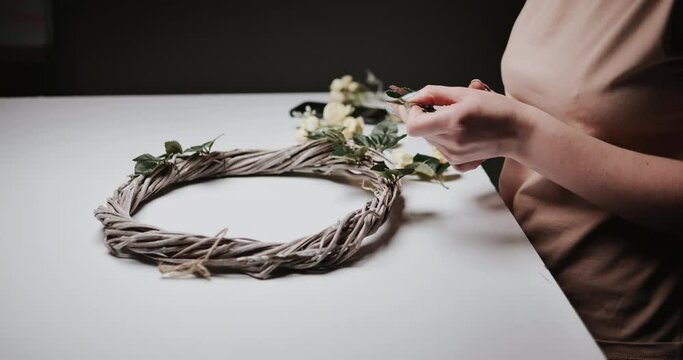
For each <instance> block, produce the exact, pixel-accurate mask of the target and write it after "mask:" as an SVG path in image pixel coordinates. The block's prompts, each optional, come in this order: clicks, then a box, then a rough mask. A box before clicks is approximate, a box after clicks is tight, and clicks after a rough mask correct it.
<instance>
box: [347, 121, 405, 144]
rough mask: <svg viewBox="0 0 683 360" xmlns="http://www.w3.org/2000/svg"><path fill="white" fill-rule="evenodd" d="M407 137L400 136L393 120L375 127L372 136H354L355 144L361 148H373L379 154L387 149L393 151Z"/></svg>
mask: <svg viewBox="0 0 683 360" xmlns="http://www.w3.org/2000/svg"><path fill="white" fill-rule="evenodd" d="M404 137H406V135H405V134H403V135H400V136H399V135H398V127H397V126H396V123H395V122H394V121H392V120H384V121H382V122H381V123H379V124H377V125H375V128H374V129H372V132H370V135H363V134H354V135H353V142H354V143H356V145H359V146H365V147H368V148H373V149H375V150H377V151H379V152H382V151H384V150H387V149H392V148H394V147H396V146H397V145H398V142H399V141H401V139H403V138H404Z"/></svg>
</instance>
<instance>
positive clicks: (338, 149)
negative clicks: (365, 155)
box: [330, 144, 353, 156]
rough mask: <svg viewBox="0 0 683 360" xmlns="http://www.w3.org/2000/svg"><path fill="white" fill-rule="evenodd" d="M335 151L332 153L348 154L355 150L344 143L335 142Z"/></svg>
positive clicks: (335, 154) (338, 154) (334, 154)
mask: <svg viewBox="0 0 683 360" xmlns="http://www.w3.org/2000/svg"><path fill="white" fill-rule="evenodd" d="M333 149H334V150H333V151H332V153H331V154H330V155H332V156H346V155H348V154H351V153H353V150H352V149H351V148H350V147H348V146H346V145H344V144H334V147H333Z"/></svg>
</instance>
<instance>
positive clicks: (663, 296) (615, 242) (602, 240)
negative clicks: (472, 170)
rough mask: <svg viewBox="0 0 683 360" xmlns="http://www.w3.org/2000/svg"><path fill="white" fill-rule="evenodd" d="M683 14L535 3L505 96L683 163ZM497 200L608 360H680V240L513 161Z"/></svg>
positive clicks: (511, 63) (506, 68) (510, 55)
mask: <svg viewBox="0 0 683 360" xmlns="http://www.w3.org/2000/svg"><path fill="white" fill-rule="evenodd" d="M681 7H683V4H681V1H679V2H678V4H674V1H673V0H661V1H657V0H632V1H626V0H621V1H617V0H566V1H560V0H556V1H553V0H529V1H527V3H526V4H525V6H524V9H523V10H522V12H521V14H520V15H519V17H518V19H517V22H516V23H515V25H514V28H513V30H512V34H511V35H510V39H509V42H508V47H507V49H506V51H505V55H504V57H503V61H502V66H501V67H502V75H503V81H504V84H505V90H506V93H507V94H508V96H511V97H513V98H515V99H518V100H520V101H522V102H525V103H528V104H531V105H533V106H536V107H538V108H540V109H542V110H544V111H546V112H548V113H550V114H552V115H554V116H555V117H557V118H558V119H560V120H562V121H564V122H566V123H568V124H571V125H572V126H574V127H577V128H579V129H581V130H583V131H585V132H587V133H588V134H590V135H592V136H594V137H597V138H600V139H602V140H604V141H607V142H609V143H612V144H614V145H617V146H620V147H623V148H628V149H632V150H636V151H639V152H643V153H648V154H655V155H659V156H665V157H670V158H677V159H683V56H682V54H683V53H682V52H681V47H682V46H683V36H682V34H681V26H682V24H681V23H682V22H683V17H681ZM674 18H676V22H674V20H673V19H674ZM644 176H647V174H644ZM500 192H501V195H502V197H503V199H504V200H505V202H506V204H507V205H508V207H509V208H510V209H511V211H512V212H513V214H514V216H515V218H516V219H517V221H518V222H519V223H520V225H521V226H522V228H523V229H524V231H525V232H526V234H527V236H528V237H529V240H530V241H531V242H532V244H533V245H534V247H535V248H536V250H537V251H538V253H539V254H540V256H541V257H542V258H543V260H544V261H545V263H546V266H547V267H548V268H549V269H550V271H551V272H552V273H553V275H554V276H555V278H556V279H557V281H558V283H559V284H560V286H561V287H562V289H563V290H564V292H565V294H566V295H567V297H568V298H569V300H570V302H571V303H572V305H573V306H574V307H575V309H576V310H577V312H578V313H579V316H580V317H581V318H582V319H583V321H584V323H585V324H586V326H587V327H588V329H589V330H590V332H591V333H592V334H593V336H594V337H595V339H596V340H597V341H598V343H599V344H600V346H601V347H602V349H603V351H605V353H606V354H607V355H608V357H610V358H615V359H642V358H648V359H649V358H653V359H681V358H683V350H682V345H681V342H682V331H683V330H682V327H683V324H682V317H681V312H682V310H681V307H683V275H682V270H681V263H682V262H683V251H681V250H682V248H683V245H682V244H683V239H681V238H680V237H677V238H674V236H672V235H664V234H661V233H658V232H656V231H653V230H649V229H646V228H643V227H641V226H638V225H636V224H633V223H630V222H628V221H626V220H624V219H621V218H619V217H617V216H614V215H612V214H610V213H608V212H606V211H604V210H602V209H600V208H599V207H597V206H595V205H593V204H591V203H589V202H588V201H586V200H584V199H582V198H581V197H579V196H578V195H576V194H574V193H572V192H570V191H568V190H566V189H564V188H562V187H560V186H559V185H557V184H555V183H553V182H552V181H550V180H548V179H546V178H544V177H543V176H542V175H540V174H538V173H536V172H534V171H532V170H530V169H528V168H525V167H524V166H522V165H520V164H519V163H517V162H515V161H512V160H510V159H508V160H506V161H505V165H504V167H503V171H502V174H501V178H500ZM682 223H683V219H682Z"/></svg>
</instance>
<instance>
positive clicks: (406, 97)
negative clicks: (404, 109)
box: [401, 91, 417, 100]
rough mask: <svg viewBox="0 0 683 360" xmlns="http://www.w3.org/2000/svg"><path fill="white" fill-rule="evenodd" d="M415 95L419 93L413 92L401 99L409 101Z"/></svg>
mask: <svg viewBox="0 0 683 360" xmlns="http://www.w3.org/2000/svg"><path fill="white" fill-rule="evenodd" d="M415 95H417V93H416V92H414V91H413V92H411V93H407V94H405V95H403V96H401V99H403V100H409V99H412V98H413V97H414V96H415Z"/></svg>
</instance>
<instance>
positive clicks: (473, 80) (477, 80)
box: [470, 79, 481, 84]
mask: <svg viewBox="0 0 683 360" xmlns="http://www.w3.org/2000/svg"><path fill="white" fill-rule="evenodd" d="M475 81H476V82H478V83H480V82H481V80H479V79H472V81H470V84H471V83H473V82H475Z"/></svg>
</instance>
